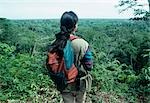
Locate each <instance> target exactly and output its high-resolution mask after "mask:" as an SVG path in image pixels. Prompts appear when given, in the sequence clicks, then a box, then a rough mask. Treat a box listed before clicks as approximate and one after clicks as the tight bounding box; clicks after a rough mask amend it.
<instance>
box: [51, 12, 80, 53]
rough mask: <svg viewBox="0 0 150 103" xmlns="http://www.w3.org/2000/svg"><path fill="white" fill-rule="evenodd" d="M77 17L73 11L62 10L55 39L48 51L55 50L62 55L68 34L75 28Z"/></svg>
mask: <svg viewBox="0 0 150 103" xmlns="http://www.w3.org/2000/svg"><path fill="white" fill-rule="evenodd" d="M77 22H78V17H77V15H76V14H75V13H74V12H73V11H69V12H64V13H63V15H62V16H61V19H60V32H59V33H57V34H56V35H55V37H56V40H55V42H54V43H53V44H52V45H51V48H50V51H51V52H57V53H58V54H60V56H63V49H64V48H65V46H66V43H67V40H68V39H69V37H70V34H71V33H72V32H73V30H74V29H75V26H76V24H77Z"/></svg>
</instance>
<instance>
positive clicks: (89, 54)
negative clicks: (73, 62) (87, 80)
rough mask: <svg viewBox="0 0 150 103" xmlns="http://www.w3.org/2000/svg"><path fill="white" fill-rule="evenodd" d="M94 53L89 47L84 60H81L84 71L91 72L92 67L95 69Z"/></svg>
mask: <svg viewBox="0 0 150 103" xmlns="http://www.w3.org/2000/svg"><path fill="white" fill-rule="evenodd" d="M92 58H93V57H92V52H91V49H90V47H88V49H87V50H86V52H85V54H84V57H83V59H82V60H81V63H82V65H83V67H84V69H86V70H88V71H91V69H92V67H93V60H92Z"/></svg>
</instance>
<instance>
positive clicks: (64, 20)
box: [60, 11, 78, 33]
mask: <svg viewBox="0 0 150 103" xmlns="http://www.w3.org/2000/svg"><path fill="white" fill-rule="evenodd" d="M77 22H78V17H77V15H76V14H75V13H74V12H73V11H69V12H65V13H63V15H62V17H61V20H60V29H61V31H62V32H65V33H71V32H72V31H73V30H74V28H75V26H76V24H77Z"/></svg>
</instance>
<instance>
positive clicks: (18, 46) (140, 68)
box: [0, 19, 150, 103]
mask: <svg viewBox="0 0 150 103" xmlns="http://www.w3.org/2000/svg"><path fill="white" fill-rule="evenodd" d="M58 25H59V21H58V20H7V19H0V40H1V41H0V101H16V102H17V101H18V102H19V101H32V102H37V101H39V102H44V101H45V102H46V101H49V102H50V103H57V102H58V101H59V100H60V97H59V96H58V94H59V93H58V92H57V90H56V89H55V87H54V85H53V83H52V81H51V80H50V79H49V77H48V73H47V70H46V68H45V58H46V49H47V46H48V45H49V44H50V43H51V41H52V40H53V39H54V34H56V33H57V32H59V26H58ZM149 32H150V24H149V23H148V22H146V21H129V20H92V19H88V20H80V21H79V29H78V32H77V35H79V36H81V37H83V38H84V39H86V40H87V41H88V42H89V43H90V45H91V47H92V51H93V56H94V68H93V70H92V75H93V79H94V80H93V86H92V91H91V92H90V95H89V96H90V97H91V98H92V101H93V103H103V102H106V103H107V102H110V103H119V102H121V103H126V102H127V103H129V102H130V103H136V102H137V103H138V102H147V103H148V102H149V101H150V100H149V98H150V96H149V94H150V92H149V91H150V33H149Z"/></svg>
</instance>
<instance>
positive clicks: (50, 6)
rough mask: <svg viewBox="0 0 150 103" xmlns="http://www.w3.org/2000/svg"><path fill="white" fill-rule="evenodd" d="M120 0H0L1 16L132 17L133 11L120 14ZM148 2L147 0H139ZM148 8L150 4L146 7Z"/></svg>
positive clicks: (12, 17) (21, 17)
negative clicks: (117, 6) (74, 14)
mask: <svg viewBox="0 0 150 103" xmlns="http://www.w3.org/2000/svg"><path fill="white" fill-rule="evenodd" d="M118 1H119V0H0V17H5V18H9V19H50V18H60V17H61V15H62V13H63V12H65V11H70V10H72V11H74V12H75V13H76V14H77V15H78V16H79V18H109V19H113V18H120V19H121V18H130V17H132V16H133V15H132V12H131V11H126V12H124V13H122V14H119V9H118V8H115V5H117V4H118ZM139 1H142V3H146V2H145V1H146V0H139ZM145 9H148V6H147V7H145Z"/></svg>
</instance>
